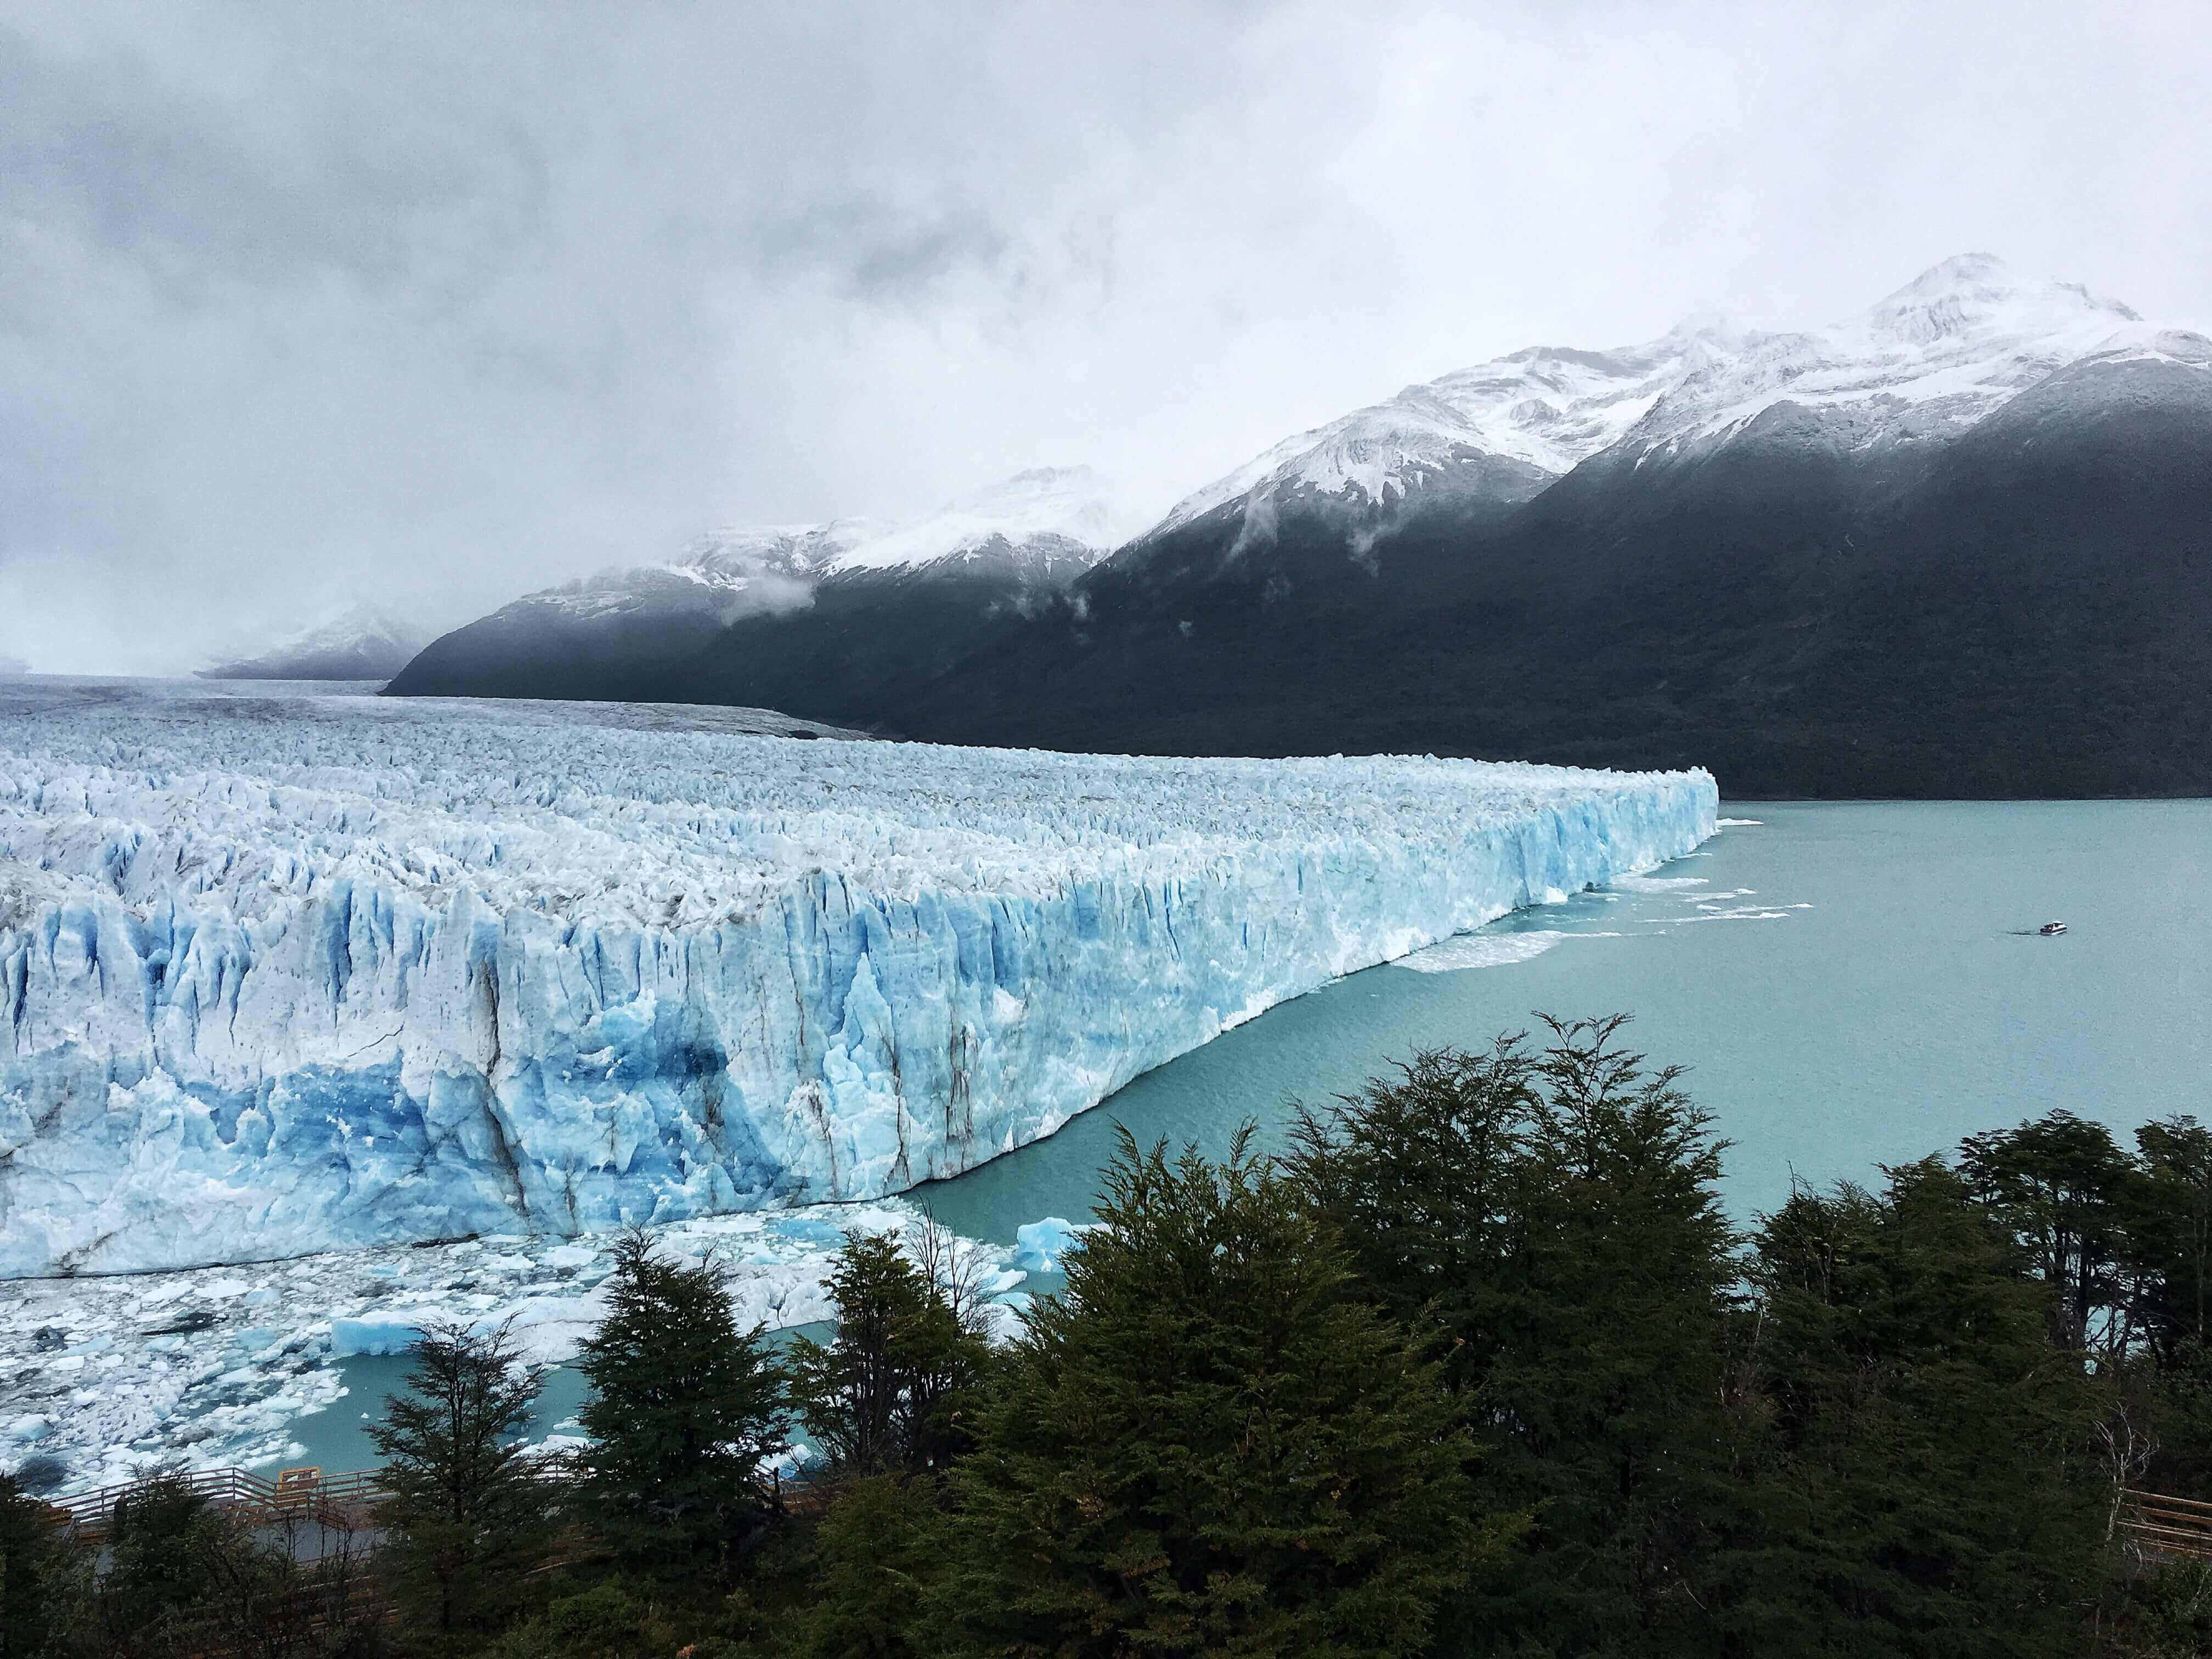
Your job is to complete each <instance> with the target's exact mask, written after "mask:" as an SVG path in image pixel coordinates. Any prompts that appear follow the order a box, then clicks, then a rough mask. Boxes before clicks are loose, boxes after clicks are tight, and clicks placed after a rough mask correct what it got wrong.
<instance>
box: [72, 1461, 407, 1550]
mask: <svg viewBox="0 0 2212 1659" xmlns="http://www.w3.org/2000/svg"><path fill="white" fill-rule="evenodd" d="M158 1483H167V1485H169V1486H172V1487H181V1488H183V1489H184V1490H185V1491H186V1492H191V1494H192V1495H193V1496H195V1497H197V1498H204V1499H205V1500H206V1501H207V1502H208V1503H209V1504H211V1505H213V1506H214V1507H215V1508H216V1509H219V1510H222V1511H224V1512H225V1513H226V1514H228V1515H231V1516H234V1517H236V1518H237V1519H240V1520H242V1521H244V1522H247V1523H248V1524H249V1525H253V1526H274V1525H277V1524H279V1523H281V1522H287V1521H313V1522H316V1523H317V1524H318V1525H320V1526H325V1527H330V1528H334V1529H336V1530H338V1531H341V1532H353V1531H356V1530H358V1529H360V1528H364V1527H370V1526H374V1524H375V1510H376V1505H377V1504H378V1503H379V1502H380V1500H381V1499H382V1498H384V1496H385V1490H384V1472H383V1471H382V1470H380V1469H356V1470H353V1471H351V1472H350V1473H348V1474H327V1475H326V1474H324V1473H323V1472H322V1471H321V1470H320V1469H319V1468H296V1469H284V1470H283V1471H281V1472H279V1473H278V1474H277V1476H276V1479H275V1480H270V1478H269V1477H268V1476H266V1475H262V1474H254V1473H253V1472H252V1470H250V1469H198V1470H195V1471H193V1472H192V1473H191V1474H173V1475H162V1476H155V1477H151V1478H149V1479H147V1480H126V1481H123V1482H121V1483H120V1484H118V1485H116V1486H101V1487H100V1488H99V1489H97V1490H96V1491H93V1492H79V1493H78V1494H76V1496H75V1497H73V1498H61V1499H59V1500H58V1501H56V1502H53V1503H52V1504H49V1505H48V1508H49V1509H51V1510H52V1511H53V1514H54V1519H55V1522H56V1524H57V1525H59V1526H62V1527H65V1528H68V1529H69V1530H70V1532H72V1533H74V1534H76V1536H78V1537H80V1538H82V1539H84V1540H86V1541H88V1542H96V1541H99V1540H100V1539H103V1538H105V1537H106V1535H107V1533H108V1529H109V1528H111V1527H112V1526H113V1525H114V1523H115V1507H116V1505H117V1504H119V1503H121V1502H122V1501H123V1500H124V1499H125V1498H129V1497H131V1495H132V1494H133V1493H137V1492H145V1491H148V1490H149V1489H150V1488H151V1487H153V1486H155V1485H156V1484H158Z"/></svg>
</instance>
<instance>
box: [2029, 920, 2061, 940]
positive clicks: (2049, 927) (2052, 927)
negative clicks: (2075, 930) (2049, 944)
mask: <svg viewBox="0 0 2212 1659" xmlns="http://www.w3.org/2000/svg"><path fill="white" fill-rule="evenodd" d="M2035 931H2036V932H2037V933H2040V934H2042V935H2043V936H2044V937H2045V939H2049V938H2051V936H2052V935H2053V934H2055V933H2064V932H2065V931H2066V924H2065V923H2064V922H2063V921H2046V922H2045V923H2044V924H2043V926H2042V927H2039V928H2037V929H2036V930H2035Z"/></svg>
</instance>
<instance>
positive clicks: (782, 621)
mask: <svg viewBox="0 0 2212 1659" xmlns="http://www.w3.org/2000/svg"><path fill="white" fill-rule="evenodd" d="M1140 523H1141V520H1139V521H1135V522H1133V521H1131V520H1129V519H1128V517H1127V514H1126V513H1124V512H1123V511H1122V510H1121V508H1120V507H1118V506H1117V505H1116V503H1115V500H1114V497H1113V495H1112V494H1111V492H1110V491H1109V488H1108V486H1107V484H1106V483H1105V482H1104V481H1103V480H1102V479H1101V478H1100V477H1098V475H1097V473H1095V472H1094V471H1091V469H1090V468H1089V467H1057V468H1038V469H1036V470H1033V471H1026V472H1022V473H1018V474H1017V475H1015V476H1014V477H1012V478H1008V479H1006V480H1005V481H1004V482H1002V483H998V484H994V485H993V486H991V487H990V488H988V489H981V490H978V491H976V492H975V494H973V495H967V496H963V497H962V498H961V499H959V500H957V501H953V502H951V503H949V504H948V505H946V506H945V507H943V508H941V509H939V511H938V512H936V513H931V514H929V515H928V516H927V517H926V518H923V519H921V520H915V521H914V522H911V523H908V524H890V523H886V522H884V521H882V520H870V519H838V520H831V521H830V522H829V523H826V524H819V525H795V526H794V525H781V526H765V527H758V528H731V529H723V530H717V531H713V532H708V533H707V534H706V535H703V536H702V537H700V538H698V539H697V540H696V541H695V542H693V543H692V544H690V546H689V547H687V548H685V549H684V551H683V552H682V553H681V554H680V555H679V556H678V557H677V558H675V559H673V560H671V561H669V562H665V563H659V564H650V565H641V566H637V567H635V568H629V569H614V570H608V571H604V572H602V573H600V574H599V575H596V576H592V577H590V578H587V579H586V580H582V581H576V582H570V583H568V584H567V585H566V586H561V587H556V588H549V589H547V590H545V591H544V592H538V593H532V594H528V595H526V596H525V597H524V598H522V599H517V600H515V601H514V602H513V604H511V605H506V606H504V607H502V608H501V610H499V611H495V612H493V613H492V614H491V615H490V616H489V617H484V618H483V619H482V620H481V621H479V622H476V623H470V624H469V625H468V626H467V627H465V628H463V629H458V630H456V631H455V632H453V633H452V634H448V635H446V636H445V637H444V638H442V639H440V640H438V641H435V643H434V644H433V645H431V646H430V647H428V649H427V650H425V651H423V652H422V654H421V655H420V656H418V657H417V658H416V659H415V660H414V661H413V662H412V663H410V665H408V667H407V670H406V671H405V672H404V673H403V674H401V675H400V676H399V677H398V678H397V679H396V680H395V681H394V682H393V684H392V690H393V691H395V692H397V693H399V694H401V695H408V696H413V695H428V694H440V693H443V694H449V695H475V696H552V697H563V696H565V697H572V698H575V697H582V698H606V699H613V700H628V699H635V698H641V697H656V696H669V697H678V698H684V699H686V700H691V701H717V702H719V701H724V700H725V699H723V698H721V697H720V696H714V697H705V696H700V695H699V685H700V682H701V679H702V677H708V678H711V677H712V676H713V674H714V665H712V664H700V663H697V662H696V661H695V659H697V658H699V656H700V654H701V653H703V652H706V651H707V650H708V647H710V646H712V645H714V642H715V641H717V640H718V639H719V638H720V635H723V634H724V633H725V632H726V631H727V630H730V629H733V628H738V626H739V625H740V624H743V625H744V627H743V629H741V633H742V635H743V638H742V642H741V644H740V645H739V646H738V647H737V648H736V651H735V660H736V662H737V664H738V665H739V666H740V667H742V668H744V670H746V671H752V670H755V669H757V667H758V665H760V664H761V663H762V662H763V661H764V660H765V659H767V658H769V657H772V656H775V654H776V653H778V651H779V650H780V648H781V641H782V639H783V636H784V635H790V636H791V637H792V638H793V639H794V640H796V639H799V638H802V637H803V638H805V640H806V641H808V643H807V644H805V646H804V647H800V648H799V650H798V655H797V657H796V658H795V659H794V660H795V661H799V662H805V661H817V660H819V659H821V657H822V652H823V649H824V648H825V647H823V645H822V643H821V641H819V640H818V638H817V637H816V636H817V635H819V634H820V632H821V630H822V629H823V627H824V626H825V625H827V626H829V627H831V628H832V629H833V630H836V631H842V630H844V629H848V628H850V627H855V626H858V625H859V623H858V620H857V619H858V617H860V616H861V615H863V614H865V613H868V612H871V611H873V610H875V609H877V608H878V607H883V606H890V607H893V608H894V609H901V610H904V611H909V612H910V611H912V609H913V608H914V607H915V606H916V605H927V604H929V603H933V602H936V603H945V604H948V605H951V606H952V607H953V609H954V610H955V611H957V612H958V613H959V614H960V615H962V616H969V615H972V616H974V617H984V616H987V615H990V614H994V613H995V612H996V611H998V610H1000V609H1001V608H1003V607H1005V606H1007V605H1015V606H1019V605H1027V604H1030V603H1032V602H1033V601H1034V599H1036V596H1038V595H1040V594H1045V593H1050V592H1057V591H1058V590H1059V589H1060V588H1062V587H1064V586H1066V584H1067V583H1068V582H1070V581H1072V580H1074V579H1075V578H1076V577H1078V576H1079V575H1081V574H1083V573H1084V572H1085V571H1086V570H1088V569H1090V568H1091V567H1092V566H1093V565H1095V564H1096V563H1097V562H1098V561H1099V560H1101V559H1103V558H1104V557H1105V556H1107V554H1108V553H1109V552H1111V551H1112V550H1113V549H1114V547H1115V545H1116V544H1118V543H1119V541H1120V540H1121V538H1123V537H1124V536H1125V535H1126V534H1127V533H1128V532H1130V531H1132V530H1133V529H1135V528H1137V527H1139V524H1140ZM917 596H919V597H917ZM817 612H818V613H819V614H815V613H817ZM825 619H828V620H827V621H826V623H825ZM908 620H909V621H910V620H911V618H910V617H909V618H908ZM892 626H893V624H890V623H886V629H887V630H888V629H890V627H892ZM756 678H757V676H756ZM764 684H766V685H767V687H768V689H769V693H770V695H771V696H777V697H782V696H786V695H787V690H786V688H785V687H784V686H783V684H782V683H781V681H779V680H778V679H777V678H775V676H773V675H771V676H769V678H767V680H766V681H765V682H764ZM765 706H769V707H781V706H782V703H781V702H771V703H769V704H768V705H765Z"/></svg>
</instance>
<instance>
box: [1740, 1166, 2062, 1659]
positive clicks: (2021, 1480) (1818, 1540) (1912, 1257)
mask: <svg viewBox="0 0 2212 1659" xmlns="http://www.w3.org/2000/svg"><path fill="white" fill-rule="evenodd" d="M1886 1173H1887V1187H1886V1189H1885V1190H1884V1191H1883V1192H1881V1193H1880V1194H1869V1193H1867V1192H1865V1191H1863V1190H1860V1189H1858V1188H1852V1187H1849V1186H1844V1187H1840V1188H1837V1189H1836V1190H1835V1191H1833V1192H1832V1193H1829V1194H1816V1193H1813V1192H1811V1191H1809V1190H1804V1189H1801V1190H1799V1191H1798V1192H1797V1193H1796V1194H1794V1195H1793V1196H1792V1197H1791V1199H1790V1201H1789V1202H1788V1203H1787V1204H1786V1205H1784V1206H1783V1208H1782V1209H1781V1210H1779V1211H1778V1212H1776V1213H1775V1214H1774V1215H1772V1216H1771V1217H1769V1218H1767V1219H1766V1221H1765V1225H1764V1226H1763V1227H1762V1228H1761V1229H1760V1231H1759V1236H1758V1239H1757V1246H1756V1249H1755V1252H1754V1256H1753V1276H1754V1278H1755V1279H1756V1282H1757V1284H1758V1286H1759V1291H1760V1296H1761V1311H1762V1334H1761V1341H1760V1346H1759V1357H1760V1360H1761V1364H1762V1367H1763V1370H1764V1376H1765V1389H1766V1392H1767V1395H1768V1398H1769V1400H1770V1401H1771V1404H1772V1407H1773V1411H1774V1414H1775V1422H1776V1430H1777V1435H1778V1440H1779V1443H1780V1452H1781V1455H1779V1456H1778V1459H1777V1460H1776V1462H1775V1463H1774V1465H1773V1466H1772V1468H1771V1469H1770V1470H1769V1471H1767V1474H1766V1481H1765V1490H1764V1492H1763V1498H1764V1500H1765V1521H1766V1527H1765V1533H1764V1535H1763V1538H1762V1540H1761V1541H1760V1545H1759V1548H1758V1549H1757V1550H1755V1551H1752V1552H1748V1553H1747V1555H1746V1557H1745V1559H1744V1560H1743V1561H1742V1563H1741V1565H1742V1568H1743V1571H1744V1576H1745V1580H1746V1583H1747V1584H1749V1585H1750V1586H1751V1587H1752V1588H1753V1590H1754V1591H1755V1592H1756V1593H1757V1594H1759V1595H1762V1596H1764V1597H1765V1601H1766V1603H1767V1606H1768V1607H1769V1609H1770V1611H1773V1610H1777V1609H1778V1610H1779V1611H1778V1612H1777V1613H1776V1623H1775V1625H1774V1626H1771V1627H1770V1636H1772V1635H1774V1634H1776V1633H1777V1632H1779V1633H1780V1634H1781V1635H1783V1636H1785V1637H1786V1638H1787V1640H1785V1641H1781V1642H1770V1644H1769V1645H1770V1646H1771V1647H1773V1648H1774V1649H1775V1650H1784V1651H1787V1650H1790V1648H1791V1647H1792V1646H1800V1645H1802V1647H1804V1648H1805V1649H1807V1650H1814V1651H1819V1650H1824V1649H1823V1648H1822V1647H1820V1645H1819V1644H1824V1643H1825V1644H1828V1645H1829V1646H1836V1647H1838V1649H1839V1650H1841V1648H1840V1640H1839V1638H1838V1632H1848V1637H1849V1644H1850V1645H1849V1647H1848V1650H1849V1651H1852V1652H1860V1653H1868V1654H1899V1655H1929V1656H1938V1655H1942V1656H1976V1655H1987V1656H1990V1659H1996V1656H1998V1655H2006V1656H2027V1655H2036V1654H2051V1655H2057V1654H2063V1653H2071V1652H2075V1651H2078V1650H2079V1647H2080V1644H2081V1630H2082V1621H2083V1618H2084V1614H2085V1613H2086V1611H2087V1607H2088V1606H2089V1605H2090V1603H2091V1601H2093V1598H2094V1595H2096V1593H2097V1590H2098V1588H2099V1579H2100V1571H2101V1569H2102V1565H2103V1562H2104V1560H2105V1553H2104V1550H2105V1543H2104V1529H2105V1520H2106V1486H2105V1482H2104V1480H2103V1477H2102V1472H2101V1471H2100V1468H2099V1467H2098V1464H2097V1462H2096V1460H2095V1459H2094V1458H2093V1456H2092V1455H2090V1454H2089V1451H2088V1443H2089V1440H2090V1437H2091V1436H2092V1434H2093V1425H2094V1422H2095V1419H2096V1418H2097V1415H2098V1413H2099V1409H2100V1403H2101V1401H2100V1397H2099V1395H2098V1393H2097V1391H2096V1389H2094V1388H2093V1386H2092V1384H2091V1383H2090V1382H2089V1380H2088V1379H2087V1377H2086V1376H2084V1374H2083V1371H2082V1370H2081V1366H2080V1364H2078V1363H2076V1361H2075V1359H2074V1358H2072V1357H2071V1356H2070V1355H2069V1354H2067V1353H2065V1352H2058V1351H2055V1350H2054V1348H2053V1346H2052V1333H2053V1329H2054V1326H2053V1322H2052V1316H2051V1304H2052V1302H2053V1301H2054V1300H2055V1299H2056V1294H2057V1287H2056V1286H2053V1285H2049V1284H2047V1283H2043V1282H2039V1281H2038V1280H2036V1279H2030V1278H2024V1277H2023V1276H2022V1275H2021V1272H2020V1270H2019V1268H2020V1262H2019V1257H2018V1255H2017V1253H2016V1250H2015V1245H2014V1242H2013V1240H2012V1239H2011V1237H2009V1236H2008V1231H2007V1228H2006V1225H2005V1224H2004V1223H2003V1222H2002V1221H2001V1220H1999V1219H1998V1218H1996V1217H1995V1216H1994V1215H1992V1213H1991V1212H1990V1210H1989V1209H1988V1208H1987V1207H1986V1206H1984V1204H1982V1203H1981V1202H1978V1200H1977V1199H1976V1196H1975V1193H1974V1189H1973V1188H1972V1187H1971V1186H1970V1185H1969V1183H1968V1182H1966V1180H1965V1179H1964V1178H1962V1176H1960V1174H1958V1173H1957V1172H1955V1171H1954V1170H1951V1169H1950V1168H1949V1167H1948V1166H1947V1165H1946V1164H1944V1163H1943V1161H1942V1159H1941V1158H1928V1159H1925V1160H1923V1161H1922V1162H1920V1163H1917V1164H1908V1165H1905V1166H1903V1167H1902V1168H1899V1169H1894V1170H1888V1171H1887V1172H1886Z"/></svg>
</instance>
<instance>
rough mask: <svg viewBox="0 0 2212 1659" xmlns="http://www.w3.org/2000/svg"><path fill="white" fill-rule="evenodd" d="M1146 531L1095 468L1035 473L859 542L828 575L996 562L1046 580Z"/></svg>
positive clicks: (1050, 469) (1085, 564)
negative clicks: (1023, 570)
mask: <svg viewBox="0 0 2212 1659" xmlns="http://www.w3.org/2000/svg"><path fill="white" fill-rule="evenodd" d="M1141 528H1143V526H1142V523H1141V521H1138V520H1132V519H1131V518H1130V516H1129V515H1128V513H1127V511H1126V510H1125V509H1123V508H1122V507H1121V506H1120V505H1119V504H1118V503H1117V502H1116V501H1115V500H1114V499H1113V497H1112V495H1110V493H1109V490H1108V489H1107V486H1106V484H1105V483H1104V481H1103V480H1102V479H1101V478H1100V477H1099V476H1098V475H1097V473H1096V472H1095V471H1092V470H1091V468H1089V467H1087V466H1060V467H1033V468H1031V469H1030V471H1026V472H1017V473H1016V474H1015V475H1014V476H1013V477H1011V478H1008V479H1006V480H1005V481H1004V482H1003V483H996V484H993V485H992V486H991V487H990V488H989V489H979V490H977V491H976V492H975V494H973V495H964V496H963V497H961V498H960V499H959V500H958V501H953V502H951V503H950V504H948V505H947V506H945V507H944V508H942V509H941V510H940V511H939V512H936V513H932V514H931V515H930V516H929V517H927V518H926V519H924V520H921V521H920V522H919V523H917V524H912V525H908V526H903V527H901V528H896V529H891V530H889V531H887V532H884V533H883V534H881V535H878V536H877V537H874V538H872V539H866V540H862V541H860V542H859V543H857V544H854V546H852V547H851V548H849V549H848V550H845V551H844V552H842V553H841V554H839V555H838V556H836V558H835V559H833V560H832V561H830V562H829V565H828V567H827V569H826V572H825V574H829V575H831V576H840V575H850V574H857V573H859V572H861V571H871V570H873V571H884V570H906V571H921V570H928V569H933V568H938V567H939V566H943V565H945V564H947V563H952V562H958V563H964V564H973V563H975V562H984V561H997V562H1004V563H1006V564H1007V565H1008V566H1009V567H1010V568H1020V569H1025V570H1028V571H1030V572H1031V573H1033V574H1039V575H1055V576H1056V575H1059V574H1066V575H1068V576H1073V575H1074V574H1078V573H1079V572H1080V571H1082V570H1086V569H1088V568H1090V567H1091V566H1092V565H1094V564H1096V563H1097V562H1098V561H1099V560H1100V559H1102V558H1103V557H1104V556H1106V555H1107V554H1109V553H1110V552H1112V551H1113V550H1114V549H1115V548H1116V547H1119V546H1120V545H1121V543H1122V542H1123V541H1125V540H1126V539H1127V538H1128V537H1129V536H1131V535H1132V534H1133V533H1134V532H1136V531H1138V530H1139V529H1141Z"/></svg>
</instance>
